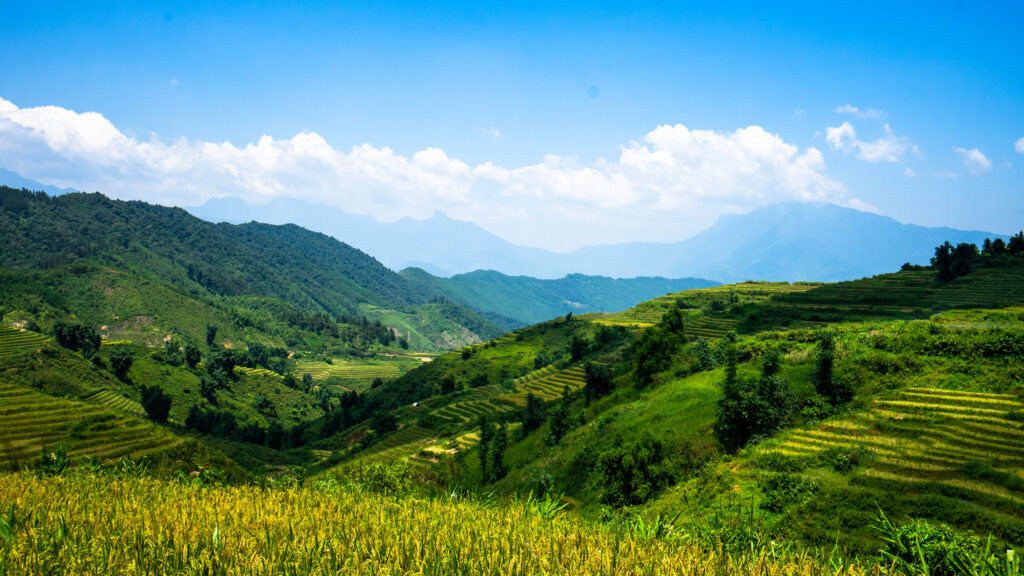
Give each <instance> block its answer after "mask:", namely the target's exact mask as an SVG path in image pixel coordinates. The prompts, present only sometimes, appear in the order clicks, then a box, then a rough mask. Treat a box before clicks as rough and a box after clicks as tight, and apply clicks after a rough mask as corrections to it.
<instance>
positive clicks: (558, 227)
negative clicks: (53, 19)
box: [0, 98, 894, 250]
mask: <svg viewBox="0 0 1024 576" xmlns="http://www.w3.org/2000/svg"><path fill="white" fill-rule="evenodd" d="M839 129H840V130H842V131H843V132H842V134H843V135H842V136H837V137H836V138H839V142H841V143H842V144H843V145H851V144H850V142H851V140H852V141H856V140H855V136H856V135H855V134H854V133H853V132H852V127H850V128H843V127H840V128H839ZM847 132H849V136H848V137H847V136H846V135H845V134H846V133H847ZM829 141H830V142H832V141H833V137H832V135H831V133H830V136H829ZM863 148H864V150H866V152H865V151H862V152H861V153H862V154H868V155H869V156H871V157H874V156H882V157H884V156H885V154H883V153H881V152H871V149H870V148H869V147H863ZM892 153H894V152H888V153H886V154H892ZM0 158H2V159H3V160H2V162H3V163H4V165H3V166H0V167H2V168H7V169H10V170H14V171H16V172H18V173H20V174H21V175H22V176H25V177H28V178H33V179H35V180H38V181H40V182H43V183H45V184H50V185H56V186H62V187H71V188H76V189H79V190H99V191H102V192H104V193H105V194H108V195H110V196H114V197H118V198H139V199H143V200H148V201H152V202H159V203H164V204H174V205H186V206H188V205H197V204H201V203H202V202H204V201H206V200H208V199H210V198H213V197H219V196H241V197H243V198H245V199H247V200H248V201H250V202H253V203H259V202H261V201H266V200H269V199H271V198H273V197H278V196H289V197H297V198H302V199H305V200H309V201H313V202H320V203H325V204H330V205H333V206H338V207H341V208H343V209H345V210H347V211H349V212H355V213H363V214H371V215H373V216H375V217H377V218H378V219H381V220H394V219H396V218H400V217H404V216H412V217H426V216H429V215H431V214H432V213H433V212H434V211H435V210H438V209H439V210H443V211H445V212H447V213H448V214H449V215H451V216H453V217H456V218H462V219H468V220H473V221H475V222H477V223H478V224H481V225H483V226H485V227H486V228H489V229H491V230H492V231H494V232H496V233H498V234H500V235H502V236H504V237H506V238H508V239H510V240H512V241H514V242H518V243H522V244H527V245H535V246H545V247H549V248H554V249H566V250H568V249H572V248H575V247H578V246H582V245H587V244H594V243H607V242H619V241H626V240H651V241H675V240H679V239H682V238H685V237H687V236H690V235H692V234H693V233H695V232H697V231H699V230H700V229H702V228H704V227H706V226H708V225H710V224H711V223H712V222H713V221H714V220H715V219H716V218H717V216H718V215H720V214H722V213H723V212H743V211H747V210H751V209H754V208H756V207H758V206H761V205H765V204H770V203H774V202H779V201H788V200H800V201H820V202H836V203H840V204H845V205H851V206H865V207H868V206H869V205H866V204H864V203H863V202H861V201H860V200H857V199H849V198H847V197H846V192H845V189H844V187H843V186H842V184H841V183H839V182H837V181H835V180H833V179H831V178H829V177H828V176H827V175H826V173H825V160H824V158H823V156H822V154H821V152H820V151H818V150H817V149H815V148H805V149H801V148H800V147H798V146H796V145H793V144H790V143H787V142H786V141H784V140H783V139H782V138H781V137H780V136H779V135H777V134H771V133H769V132H767V131H765V130H764V129H763V128H761V127H760V126H748V127H746V128H740V129H738V130H734V131H731V132H729V131H714V130H696V129H691V128H688V127H686V126H683V125H679V124H677V125H665V126H658V127H657V128H655V129H654V130H652V131H651V132H649V133H648V134H646V135H645V136H644V137H643V138H642V139H640V140H639V141H635V142H630V143H628V144H626V145H624V146H623V147H622V148H621V150H620V152H619V155H618V157H617V158H612V159H600V160H598V161H596V162H581V161H579V160H578V159H576V158H573V157H569V156H562V155H555V154H549V155H546V156H544V157H543V160H542V161H541V162H539V163H536V164H531V165H526V166H519V167H504V166H501V165H498V164H493V163H490V162H485V163H482V164H477V165H475V166H474V165H469V164H467V163H466V162H463V161H462V160H459V159H458V158H453V157H451V156H449V155H448V153H446V152H445V151H444V150H441V149H438V148H427V149H425V150H421V151H419V152H416V153H414V154H412V155H411V156H405V155H402V154H398V153H396V152H395V151H394V150H392V149H390V148H388V147H377V146H373V145H370V144H362V145H359V146H354V147H352V148H351V149H349V150H339V149H336V148H335V147H333V146H332V145H331V144H330V143H328V142H327V140H325V139H324V138H323V137H322V136H320V135H319V134H317V133H315V132H305V133H301V134H297V135H295V136H293V137H292V138H289V139H275V138H272V137H270V136H263V137H262V138H260V139H259V140H258V141H257V142H254V143H249V144H245V145H235V144H233V143H231V142H204V141H191V140H187V139H180V140H174V141H164V140H160V139H159V138H157V137H155V136H154V137H153V138H151V139H148V140H140V139H137V138H135V137H132V136H128V135H125V134H124V133H122V132H121V131H120V130H118V129H117V128H116V127H115V126H114V125H113V124H112V123H111V122H110V121H108V120H107V119H106V118H104V117H103V116H102V115H101V114H97V113H92V112H89V113H77V112H74V111H71V110H67V109H63V108H58V107H52V106H48V107H39V108H24V109H22V108H18V107H17V106H15V105H14V104H12V103H10V102H8V101H6V100H3V99H2V98H0Z"/></svg>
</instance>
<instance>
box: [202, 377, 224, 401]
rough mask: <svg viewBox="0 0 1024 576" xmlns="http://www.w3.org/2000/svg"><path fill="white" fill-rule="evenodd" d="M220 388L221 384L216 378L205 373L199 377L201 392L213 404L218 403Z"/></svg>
mask: <svg viewBox="0 0 1024 576" xmlns="http://www.w3.org/2000/svg"><path fill="white" fill-rule="evenodd" d="M220 388H221V386H220V384H219V383H218V382H217V381H216V380H214V379H213V378H210V377H209V376H207V375H205V374H204V375H203V377H202V378H200V379H199V394H200V395H201V396H202V397H203V398H206V399H207V400H209V401H210V403H211V404H216V403H217V390H220Z"/></svg>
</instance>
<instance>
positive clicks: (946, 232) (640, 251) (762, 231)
mask: <svg viewBox="0 0 1024 576" xmlns="http://www.w3.org/2000/svg"><path fill="white" fill-rule="evenodd" d="M187 210H189V211H190V212H191V213H193V214H195V215H196V216H199V217H200V218H203V219H206V220H210V221H213V222H234V223H241V222H248V221H259V222H267V223H271V224H284V223H294V224H298V225H300V226H304V227H306V228H309V229H311V230H316V231H319V232H323V233H325V234H329V235H331V236H334V237H335V238H337V239H339V240H341V241H343V242H346V243H349V244H351V245H353V246H355V247H357V248H359V249H361V250H363V251H365V252H367V253H369V254H372V255H373V256H374V257H376V258H377V259H378V260H380V261H381V262H382V263H383V264H384V265H385V266H388V267H389V268H391V269H393V270H401V269H404V268H407V267H418V268H421V269H423V270H425V271H427V272H430V273H431V274H434V275H441V276H451V275H454V274H461V273H467V272H472V271H475V270H494V271H498V272H501V273H503V274H507V275H513V276H519V275H525V276H533V277H536V278H561V277H563V276H566V275H568V274H587V275H600V276H607V277H612V278H635V277H642V276H652V277H666V278H681V277H691V278H694V277H696V278H707V279H711V280H715V281H718V282H736V281H742V280H747V279H751V278H757V279H762V280H777V281H801V280H811V281H840V280H849V279H855V278H862V277H867V276H873V275H875V274H881V273H883V272H887V271H891V270H893V269H896V268H899V266H900V265H901V264H903V263H905V262H911V263H915V264H926V263H927V262H928V260H929V258H930V257H931V256H932V254H933V251H934V247H935V246H936V245H938V244H941V243H942V242H944V241H946V240H949V241H951V242H953V243H958V242H972V243H976V244H979V245H980V244H981V242H982V241H983V240H984V239H985V238H986V237H994V236H998V235H996V234H991V233H987V232H979V231H962V230H956V229H952V228H929V227H924V226H917V225H913V224H903V223H900V222H898V221H896V220H894V219H892V218H888V217H886V216H880V215H878V214H873V213H869V212H862V211H858V210H854V209H851V208H844V207H840V206H836V205H833V204H810V203H797V202H791V203H781V204H775V205H771V206H767V207H764V208H760V209H757V210H754V211H752V212H750V213H747V214H738V215H724V216H722V217H721V218H720V219H719V220H718V221H717V222H716V223H715V224H714V225H713V226H711V227H710V228H708V229H707V230H704V231H702V232H700V233H698V234H696V235H694V236H692V237H690V238H687V239H685V240H681V241H679V242H675V243H653V242H636V243H625V244H613V245H601V246H590V247H585V248H581V249H579V250H576V251H573V252H570V253H556V252H551V251H548V250H542V249H539V248H531V247H525V246H518V245H515V244H512V243H510V242H508V241H506V240H504V239H502V238H500V237H498V236H496V235H494V234H491V233H490V232H488V231H486V230H484V229H483V228H481V227H479V226H477V225H476V224H473V223H471V222H461V221H458V220H453V219H451V218H449V217H447V216H446V215H444V214H443V213H440V212H437V213H435V214H434V215H433V216H432V217H430V218H427V219H424V220H414V219H411V218H403V219H401V220H397V221H395V222H377V221H376V220H374V219H373V218H372V217H369V216H364V215H354V214H349V213H346V212H344V211H343V210H341V209H338V208H334V207H329V206H321V205H316V204H311V203H308V202H305V201H301V200H294V199H287V198H277V199H275V200H272V201H271V202H269V203H267V204H262V205H257V206H253V205H250V204H247V203H246V202H245V201H244V200H242V199H239V198H219V199H213V200H210V201H208V202H207V203H206V204H204V205H202V206H199V207H193V208H187ZM682 234H683V233H681V235H682Z"/></svg>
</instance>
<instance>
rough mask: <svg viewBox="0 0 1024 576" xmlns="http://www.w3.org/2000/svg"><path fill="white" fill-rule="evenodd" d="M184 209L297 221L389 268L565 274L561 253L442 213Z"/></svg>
mask: <svg viewBox="0 0 1024 576" xmlns="http://www.w3.org/2000/svg"><path fill="white" fill-rule="evenodd" d="M186 210H188V211H189V212H191V213H192V214H194V215H196V216H198V217H200V218H202V219H204V220H209V221H210V222H230V223H233V224H241V223H243V222H250V221H257V222H266V223H268V224H297V225H299V226H302V227H303V228H309V229H310V230H316V231H318V232H323V233H324V234H329V235H331V236H334V237H335V238H337V239H338V240H341V241H342V242H345V243H346V244H349V245H351V246H354V247H356V248H359V249H360V250H362V251H364V252H366V253H368V254H372V255H373V256H374V257H375V258H377V259H378V260H380V261H381V263H383V264H384V265H385V266H387V267H389V268H391V269H392V270H402V269H403V268H409V267H417V268H422V269H424V270H427V271H428V272H430V273H431V274H434V275H439V276H451V275H452V274H458V273H461V272H471V271H473V270H481V269H490V270H500V271H502V272H504V273H506V274H513V275H519V274H528V275H531V276H538V277H544V278H551V277H558V276H564V275H565V274H566V272H564V271H563V268H564V266H563V264H562V262H561V255H560V254H556V253H554V252H548V251H546V250H540V249H538V248H527V247H523V246H517V245H515V244H512V243H511V242H508V241H506V240H503V239H501V238H499V237H497V236H495V235H494V234H491V233H490V232H488V231H486V230H484V229H483V228H481V227H479V226H477V225H476V224H473V223H471V222H461V221H458V220H452V219H451V218H449V217H448V216H446V215H444V214H443V213H441V212H436V213H435V214H434V215H433V216H432V217H430V218H427V219H425V220H414V219H412V218H402V219H401V220H397V221H395V222H377V221H376V220H374V219H373V218H372V217H370V216H363V215H357V214H349V213H347V212H345V211H343V210H341V209H339V208H334V207H331V206H323V205H318V204H312V203H309V202H305V201H303V200H295V199H291V198H276V199H274V200H271V201H270V202H268V203H267V204H261V205H257V206H253V205H250V204H247V203H246V202H245V201H244V200H242V199H240V198H214V199H212V200H210V201H208V202H206V204H203V205H202V206H197V207H192V208H186Z"/></svg>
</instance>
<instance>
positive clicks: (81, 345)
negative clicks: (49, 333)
mask: <svg viewBox="0 0 1024 576" xmlns="http://www.w3.org/2000/svg"><path fill="white" fill-rule="evenodd" d="M53 335H54V337H55V338H56V339H57V344H60V345H61V346H63V347H65V348H67V349H69V350H74V351H76V352H81V353H82V356H85V357H86V358H92V357H93V356H95V355H96V352H98V351H99V349H100V333H99V332H98V331H97V330H96V328H94V327H92V326H86V325H84V324H76V323H74V322H63V321H59V322H57V323H55V324H54V325H53Z"/></svg>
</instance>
